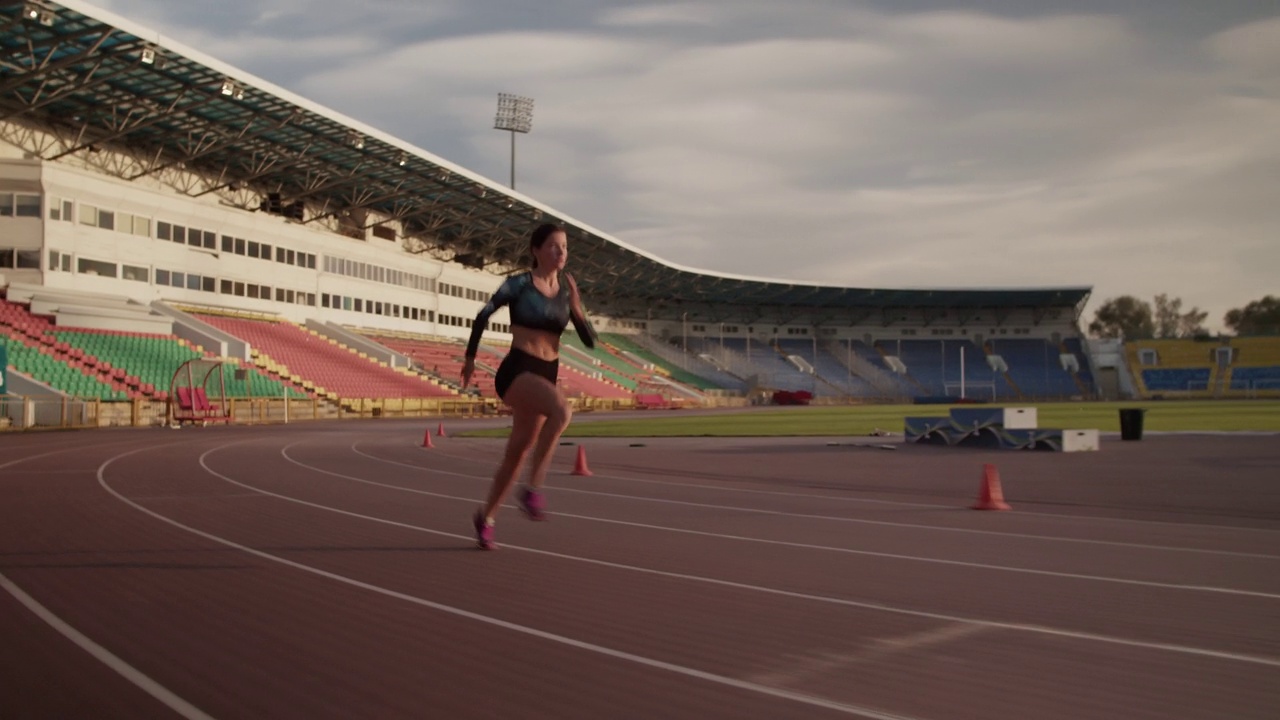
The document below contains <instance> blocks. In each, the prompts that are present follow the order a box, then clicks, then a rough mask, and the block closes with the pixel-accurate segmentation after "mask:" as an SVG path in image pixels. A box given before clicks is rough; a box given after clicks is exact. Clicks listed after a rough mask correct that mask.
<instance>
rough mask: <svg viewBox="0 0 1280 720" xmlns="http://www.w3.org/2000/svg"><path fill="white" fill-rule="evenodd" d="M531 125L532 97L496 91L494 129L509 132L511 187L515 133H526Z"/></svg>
mask: <svg viewBox="0 0 1280 720" xmlns="http://www.w3.org/2000/svg"><path fill="white" fill-rule="evenodd" d="M532 127H533V98H527V97H520V96H518V95H512V94H510V93H498V115H497V117H495V118H494V120H493V129H494V130H507V131H509V132H510V133H511V189H512V190H515V189H516V133H527V132H529V130H530V129H531V128H532Z"/></svg>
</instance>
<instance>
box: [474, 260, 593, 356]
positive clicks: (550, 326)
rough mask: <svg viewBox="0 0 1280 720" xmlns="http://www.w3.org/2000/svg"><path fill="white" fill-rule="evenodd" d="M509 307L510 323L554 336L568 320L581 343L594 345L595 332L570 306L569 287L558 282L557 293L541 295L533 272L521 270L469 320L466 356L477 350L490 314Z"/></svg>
mask: <svg viewBox="0 0 1280 720" xmlns="http://www.w3.org/2000/svg"><path fill="white" fill-rule="evenodd" d="M504 305H508V306H510V308H511V309H510V313H511V324H512V325H519V326H521V327H527V328H532V329H534V330H545V331H547V332H552V333H555V334H557V335H559V334H560V333H563V332H564V329H565V327H567V326H568V325H569V322H570V321H572V322H573V327H574V329H575V330H577V331H578V337H579V338H581V339H582V344H584V345H586V346H587V347H589V348H593V347H595V346H596V343H595V332H594V330H593V329H592V327H591V323H590V322H589V321H588V320H587V319H586V318H579V317H578V316H576V315H574V314H573V313H572V312H571V311H570V309H569V286H568V285H566V284H565V283H564V282H561V283H560V292H558V293H556V296H555V297H547V296H546V295H543V294H542V293H541V292H540V291H539V290H538V288H536V287H534V284H533V273H531V272H524V273H520V274H519V275H512V276H511V277H509V278H507V279H506V281H504V282H503V283H502V286H501V287H499V288H498V291H497V292H496V293H494V294H493V297H492V298H490V299H489V302H487V303H485V306H484V307H483V308H480V312H479V313H478V314H477V315H476V319H475V321H474V322H473V323H471V340H470V341H469V342H468V343H467V357H469V358H473V357H475V356H476V351H477V350H479V349H480V336H481V335H482V334H483V333H484V330H485V328H486V327H487V326H488V325H489V317H490V316H491V315H493V314H494V313H495V312H497V311H498V308H500V307H502V306H504Z"/></svg>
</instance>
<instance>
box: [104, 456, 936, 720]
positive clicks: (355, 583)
mask: <svg viewBox="0 0 1280 720" xmlns="http://www.w3.org/2000/svg"><path fill="white" fill-rule="evenodd" d="M234 444H236V443H230V444H228V445H222V446H219V447H217V448H214V449H212V450H208V451H206V452H205V453H204V454H202V455H201V456H200V465H201V466H202V467H204V469H205V470H206V471H208V472H209V473H210V474H212V475H214V476H215V477H218V478H221V479H223V480H226V481H228V482H231V483H233V484H236V485H241V486H242V487H246V488H249V489H251V490H257V491H258V492H262V493H263V494H265V495H272V496H274V497H280V498H282V499H286V500H289V499H290V498H285V497H284V496H280V495H275V494H274V493H267V492H265V491H261V490H258V489H257V488H254V487H252V486H249V485H245V484H244V483H239V482H237V481H235V480H231V479H230V478H227V477H226V476H225V475H222V474H221V473H218V472H216V471H214V470H212V469H210V468H209V466H208V465H206V464H205V457H206V456H208V455H209V454H210V453H212V452H214V451H215V450H219V449H222V448H225V447H229V446H230V445H234ZM144 449H145V448H144ZM136 452H139V450H134V451H131V452H127V453H122V454H120V455H117V456H115V457H113V458H111V459H109V460H107V461H106V462H104V463H102V465H100V466H99V467H98V484H99V485H101V486H102V488H103V489H104V490H106V491H107V492H109V493H111V495H113V496H114V497H115V498H116V499H117V500H119V501H120V502H123V503H124V504H126V505H129V506H130V507H132V508H134V509H135V510H138V511H139V512H142V513H144V514H146V515H150V516H151V517H153V518H155V519H157V520H159V521H161V522H164V523H167V524H169V525H172V526H173V527H176V528H179V529H181V530H185V531H187V532H189V533H191V534H193V535H196V536H198V537H202V538H205V539H206V540H210V541H212V542H216V543H219V544H222V545H225V546H227V547H230V548H234V549H236V550H240V551H241V552H244V553H247V554H249V555H253V556H255V557H259V558H262V559H264V560H270V561H272V562H276V563H280V564H281V565H284V566H286V567H291V568H293V569H295V570H301V571H303V572H307V573H311V574H313V575H317V576H319V577H323V578H326V579H328V580H333V581H335V582H340V583H343V584H345V585H350V586H352V587H356V588H359V589H361V590H367V591H369V592H373V593H377V594H379V595H384V596H386V597H390V598H395V599H397V600H403V601H405V602H408V603H412V604H414V605H419V606H422V607H425V608H430V609H432V610H436V611H439V612H443V613H448V614H450V615H455V616H458V617H462V618H466V619H468V620H474V621H476V622H480V623H484V624H486V625H492V626H494V627H499V628H502V629H504V630H510V631H512V632H516V633H520V634H523V635H530V636H533V637H536V638H539V639H542V640H548V641H550V642H554V643H559V644H561V645H567V646H569V647H573V648H577V649H579V650H585V651H587V652H592V653H596V654H598V655H604V656H606V657H612V658H616V659H618V660H625V661H627V662H632V663H635V664H637V665H643V666H646V667H651V668H655V669H658V670H665V671H667V672H670V673H674V674H677V675H683V676H685V677H690V678H695V679H698V680H704V681H707V682H711V683H715V684H717V685H724V686H727V687H731V688H735V689H738V690H745V691H748V692H753V693H757V694H760V695H767V696H770V697H775V698H779V699H783V700H790V701H793V702H797V703H801V704H804V705H809V706H811V707H819V708H823V709H826V710H833V711H835V712H840V713H844V714H846V715H853V716H857V717H864V718H870V719H871V720H915V719H914V718H911V717H908V716H905V715H895V714H891V713H885V712H880V711H878V710H874V709H872V708H866V707H860V706H857V705H850V704H846V703H840V702H836V701H834V700H827V699H825V698H820V697H816V696H813V695H805V694H802V693H797V692H792V691H789V690H783V689H780V688H773V687H768V686H765V685H761V684H759V683H752V682H748V681H745V680H739V679H737V678H732V677H728V676H725V675H717V674H715V673H711V672H706V671H703V670H698V669H695V668H691V667H685V666H683V665H677V664H675V663H669V662H666V661H663V660H656V659H654V658H650V657H645V656H643V655H636V654H634V653H629V652H626V651H623V650H615V649H613V648H610V647H606V646H603V645H596V644H595V643H590V642H586V641H584V640H577V639H574V638H571V637H567V636H565V635H558V634H556V633H552V632H547V631H545V630H537V629H535V628H531V627H528V626H525V625H517V624H516V623H512V622H508V621H506V620H501V619H499V618H495V617H491V616H489V615H482V614H480V613H476V612H472V611H470V610H464V609H462V608H458V607H454V606H452V605H445V604H443V603H437V602H433V601H431V600H427V599H425V598H420V597H417V596H415V595H409V594H407V593H402V592H399V591H396V590H391V589H389V588H385V587H382V586H379V585H373V584H371V583H366V582H363V581H361V580H356V579H354V578H350V577H347V576H345V575H339V574H337V573H333V572H329V571H328V570H322V569H320V568H318V567H315V566H312V565H306V564H304V563H300V562H296V561H293V560H289V559H287V558H283V557H280V556H278V555H272V554H271V553H268V552H264V551H262V550H258V549H255V548H251V547H249V546H247V545H241V544H240V543H237V542H234V541H232V540H228V539H226V538H223V537H220V536H218V535H214V534H212V533H208V532H205V531H203V530H198V529H196V528H193V527H191V526H190V525H184V524H183V523H180V522H178V521H177V520H174V519H172V518H169V517H167V516H165V515H161V514H160V513H157V512H155V511H153V510H150V509H148V508H146V507H143V506H142V505H139V504H138V503H136V502H134V501H132V500H130V499H129V498H127V497H125V496H124V495H122V494H120V493H119V492H117V491H116V490H115V489H114V488H112V487H111V486H110V485H109V484H108V483H107V480H106V470H107V468H108V467H109V466H110V465H111V463H113V462H115V461H116V460H118V459H120V458H123V457H125V456H126V455H132V454H134V453H136ZM326 509H330V508H326ZM367 519H373V518H367ZM428 532H431V531H428ZM439 534H441V535H445V534H446V533H439ZM449 536H450V537H463V536H459V535H449ZM466 539H470V538H466ZM507 547H511V546H507ZM477 552H479V551H477Z"/></svg>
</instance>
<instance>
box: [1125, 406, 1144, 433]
mask: <svg viewBox="0 0 1280 720" xmlns="http://www.w3.org/2000/svg"><path fill="white" fill-rule="evenodd" d="M1146 412H1147V411H1146V410H1143V409H1142V408H1123V409H1121V410H1120V439H1121V440H1141V439H1142V419H1143V417H1144V416H1145V415H1146Z"/></svg>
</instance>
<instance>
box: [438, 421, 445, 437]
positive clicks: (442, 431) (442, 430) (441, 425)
mask: <svg viewBox="0 0 1280 720" xmlns="http://www.w3.org/2000/svg"><path fill="white" fill-rule="evenodd" d="M436 437H445V434H444V423H440V426H439V427H437V428H436Z"/></svg>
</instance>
